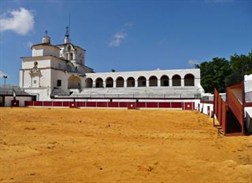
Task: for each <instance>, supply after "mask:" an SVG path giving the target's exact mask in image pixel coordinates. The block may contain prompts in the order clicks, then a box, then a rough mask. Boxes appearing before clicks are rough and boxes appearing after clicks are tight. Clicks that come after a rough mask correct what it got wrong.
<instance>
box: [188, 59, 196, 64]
mask: <svg viewBox="0 0 252 183" xmlns="http://www.w3.org/2000/svg"><path fill="white" fill-rule="evenodd" d="M198 63H199V62H198V61H197V60H195V59H190V60H188V64H189V65H191V66H194V65H195V64H198Z"/></svg>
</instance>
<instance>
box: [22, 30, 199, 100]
mask: <svg viewBox="0 0 252 183" xmlns="http://www.w3.org/2000/svg"><path fill="white" fill-rule="evenodd" d="M31 50H32V54H31V56H29V57H21V59H22V66H21V69H20V88H22V89H23V90H24V91H25V92H27V93H29V94H31V95H34V96H36V100H37V101H55V100H64V99H76V100H83V101H84V100H90V99H96V100H98V99H110V101H111V100H115V99H124V100H125V99H137V100H139V99H156V100H158V99H195V98H198V99H199V98H200V97H201V96H202V94H203V93H204V90H203V88H202V87H201V85H200V70H199V69H179V70H151V71H128V72H117V71H116V72H103V73H95V72H94V70H93V69H92V68H90V67H88V66H86V64H85V52H86V50H85V49H83V48H81V47H79V46H77V45H74V44H73V43H72V42H71V40H70V35H69V32H68V29H67V31H66V34H65V38H64V43H63V44H57V45H54V44H52V43H51V40H50V37H49V36H48V35H47V31H46V33H45V35H44V36H43V38H42V43H40V44H34V45H33V46H32V47H31Z"/></svg>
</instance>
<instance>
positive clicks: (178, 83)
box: [172, 74, 181, 86]
mask: <svg viewBox="0 0 252 183" xmlns="http://www.w3.org/2000/svg"><path fill="white" fill-rule="evenodd" d="M172 86H181V77H180V75H178V74H176V75H174V76H173V77H172Z"/></svg>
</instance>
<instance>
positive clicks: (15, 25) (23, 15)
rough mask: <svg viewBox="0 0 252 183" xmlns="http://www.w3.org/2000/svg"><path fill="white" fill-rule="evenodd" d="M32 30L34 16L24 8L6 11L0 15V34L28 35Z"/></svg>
mask: <svg viewBox="0 0 252 183" xmlns="http://www.w3.org/2000/svg"><path fill="white" fill-rule="evenodd" d="M33 28H34V15H33V14H32V13H31V12H30V11H29V10H27V9H25V8H20V9H18V10H12V11H8V12H6V13H5V14H2V15H0V32H1V31H8V30H11V31H14V32H16V33H18V34H21V35H26V34H28V33H29V32H30V31H31V30H33Z"/></svg>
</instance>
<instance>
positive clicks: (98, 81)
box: [95, 78, 103, 88]
mask: <svg viewBox="0 0 252 183" xmlns="http://www.w3.org/2000/svg"><path fill="white" fill-rule="evenodd" d="M95 87H96V88H103V80H102V78H97V79H96V80H95Z"/></svg>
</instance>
